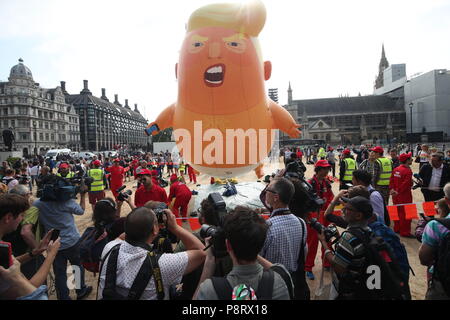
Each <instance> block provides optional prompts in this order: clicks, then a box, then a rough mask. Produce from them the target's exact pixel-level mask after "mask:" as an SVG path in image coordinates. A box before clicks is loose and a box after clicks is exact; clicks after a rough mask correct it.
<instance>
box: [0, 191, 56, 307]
mask: <svg viewBox="0 0 450 320" xmlns="http://www.w3.org/2000/svg"><path fill="white" fill-rule="evenodd" d="M28 209H29V203H28V202H27V200H26V198H25V197H23V196H21V195H18V194H5V195H1V196H0V241H3V239H4V236H5V235H6V234H10V233H12V232H14V231H16V230H17V227H18V226H19V224H20V223H21V221H22V220H23V214H24V212H25V211H26V210H28ZM50 236H51V232H49V233H47V235H46V236H45V237H44V239H43V240H42V241H41V242H40V243H39V245H38V246H37V248H35V249H33V250H30V251H28V252H27V253H25V254H23V255H21V256H19V257H17V260H15V259H13V260H14V261H15V262H14V266H12V267H11V268H13V269H15V268H18V267H19V268H20V263H27V262H29V261H30V260H31V259H33V257H35V256H38V255H40V254H42V253H43V252H44V251H46V250H47V258H46V259H45V261H44V263H43V264H42V266H41V267H40V268H39V270H38V271H37V272H36V273H35V274H34V276H33V277H32V278H31V279H30V280H29V281H28V280H26V279H25V276H23V275H22V273H19V271H18V270H17V272H16V271H14V273H16V274H18V275H19V274H20V276H21V277H23V279H22V281H20V282H21V283H22V284H27V285H28V287H29V288H31V286H34V287H40V286H41V285H43V284H44V283H45V281H46V279H47V276H48V273H49V271H50V267H51V265H52V262H53V260H54V259H55V256H56V253H57V252H58V249H59V246H60V239H59V238H58V239H56V241H50ZM0 273H1V274H2V275H6V276H8V271H3V270H2V272H0ZM2 277H3V276H2ZM2 277H0V297H1V298H3V299H16V298H18V297H20V296H21V295H23V292H22V291H21V290H20V289H21V287H20V286H16V285H18V284H17V283H11V282H9V281H7V282H9V284H8V283H5V282H4V280H5V279H2Z"/></svg>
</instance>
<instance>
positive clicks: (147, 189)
mask: <svg viewBox="0 0 450 320" xmlns="http://www.w3.org/2000/svg"><path fill="white" fill-rule="evenodd" d="M137 176H138V180H139V182H140V183H141V184H142V185H141V186H140V187H139V188H138V189H137V190H136V193H135V195H134V205H135V206H136V208H139V207H143V206H144V205H145V204H146V203H147V202H149V201H158V202H165V203H167V193H166V190H164V189H163V188H161V187H160V186H158V185H157V184H154V183H153V180H152V174H151V172H150V171H149V170H148V169H144V170H141V171H140V172H139V173H138V175H137Z"/></svg>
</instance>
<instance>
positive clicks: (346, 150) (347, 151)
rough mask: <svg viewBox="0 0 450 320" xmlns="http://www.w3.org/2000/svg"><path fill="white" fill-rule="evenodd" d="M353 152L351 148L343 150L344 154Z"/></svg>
mask: <svg viewBox="0 0 450 320" xmlns="http://www.w3.org/2000/svg"><path fill="white" fill-rule="evenodd" d="M351 153H352V152H351V151H350V149H345V150H344V151H342V154H348V155H350V154H351Z"/></svg>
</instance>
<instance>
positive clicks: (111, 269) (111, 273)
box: [99, 244, 165, 300]
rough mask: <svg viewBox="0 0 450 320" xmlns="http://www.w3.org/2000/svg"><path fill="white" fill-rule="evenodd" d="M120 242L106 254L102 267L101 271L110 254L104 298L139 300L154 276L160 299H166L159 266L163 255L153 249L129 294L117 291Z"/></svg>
mask: <svg viewBox="0 0 450 320" xmlns="http://www.w3.org/2000/svg"><path fill="white" fill-rule="evenodd" d="M119 250H120V244H118V245H116V246H114V247H113V248H112V249H111V250H110V251H109V252H108V253H107V254H106V256H105V258H104V259H103V261H102V265H101V267H100V272H101V270H102V269H103V265H104V263H105V261H106V259H107V258H108V256H109V260H108V264H107V265H106V273H105V286H104V287H103V293H102V300H139V299H140V298H141V296H142V294H143V293H144V291H145V288H147V285H148V283H149V281H150V279H151V277H152V276H154V277H153V278H154V281H155V287H156V293H157V296H158V300H164V296H165V293H164V286H163V282H162V277H161V270H160V268H159V264H158V261H159V258H161V255H159V254H158V255H157V254H155V253H154V252H152V251H149V252H148V254H147V257H146V258H145V260H144V262H143V263H142V266H141V268H140V269H139V271H138V273H137V275H136V278H135V279H134V281H133V284H132V285H131V288H130V290H129V291H128V296H126V297H125V296H122V295H121V294H119V293H117V291H116V280H117V260H118V258H119ZM100 278H101V277H99V281H100Z"/></svg>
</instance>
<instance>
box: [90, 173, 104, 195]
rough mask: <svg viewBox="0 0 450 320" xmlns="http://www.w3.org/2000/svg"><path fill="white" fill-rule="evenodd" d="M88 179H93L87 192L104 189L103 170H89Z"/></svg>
mask: <svg viewBox="0 0 450 320" xmlns="http://www.w3.org/2000/svg"><path fill="white" fill-rule="evenodd" d="M88 177H91V178H94V181H93V182H92V183H91V187H90V190H89V191H103V190H104V189H105V186H104V185H103V170H101V169H91V170H89V171H88Z"/></svg>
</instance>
